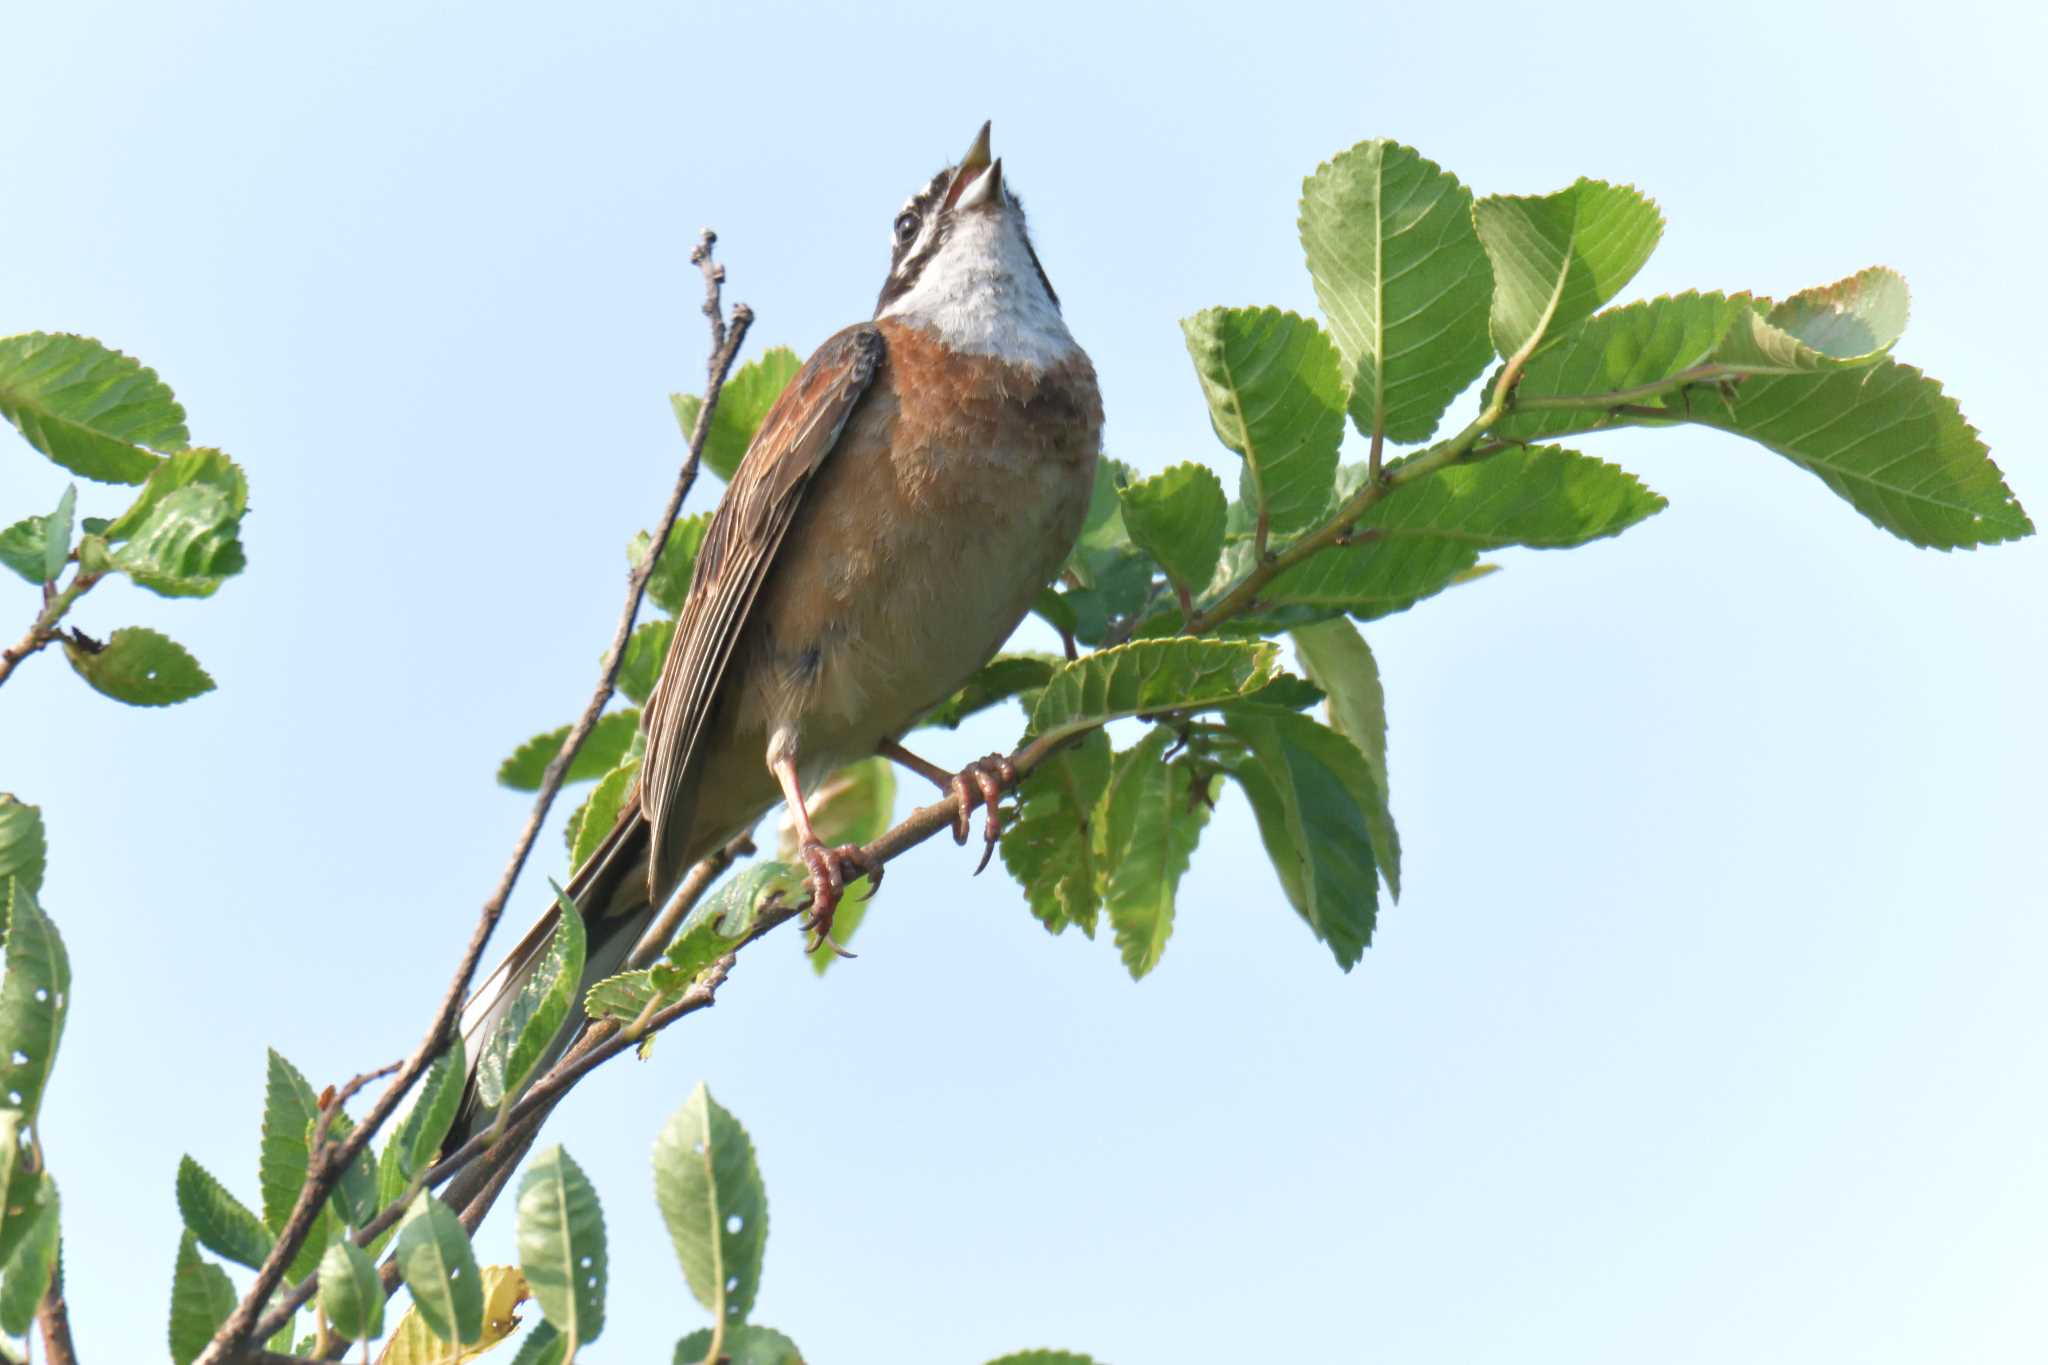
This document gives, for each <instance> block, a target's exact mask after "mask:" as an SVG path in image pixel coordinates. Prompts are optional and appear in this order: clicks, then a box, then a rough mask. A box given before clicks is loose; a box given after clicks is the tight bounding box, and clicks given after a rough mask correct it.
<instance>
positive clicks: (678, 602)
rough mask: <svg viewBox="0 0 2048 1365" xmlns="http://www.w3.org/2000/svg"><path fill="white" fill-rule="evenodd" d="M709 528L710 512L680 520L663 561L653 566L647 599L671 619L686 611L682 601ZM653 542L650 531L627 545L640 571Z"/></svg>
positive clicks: (628, 555)
mask: <svg viewBox="0 0 2048 1365" xmlns="http://www.w3.org/2000/svg"><path fill="white" fill-rule="evenodd" d="M710 526H711V514H710V513H709V512H699V513H697V515H695V516H692V517H681V518H678V519H677V521H676V524H675V526H674V527H673V528H672V529H671V530H670V531H669V533H668V545H667V547H666V548H664V549H663V550H662V552H661V562H660V563H659V564H657V565H655V566H654V572H653V573H652V574H651V575H649V577H648V579H647V595H648V597H649V598H651V599H653V602H654V605H655V606H657V607H660V608H661V609H662V610H663V611H665V612H667V613H668V614H669V615H670V616H674V615H675V614H676V613H677V612H679V611H681V610H682V609H683V598H685V597H686V596H688V595H689V591H690V576H691V575H692V574H694V573H695V572H696V570H697V552H698V551H699V550H701V549H703V548H704V532H705V531H707V530H708V529H710ZM652 540H653V538H652V537H651V536H649V535H648V534H647V532H645V531H640V532H636V533H635V534H634V536H633V539H632V540H631V541H630V542H629V543H628V544H627V546H626V561H627V562H628V563H629V564H631V565H632V566H633V567H634V568H636V569H637V568H639V567H640V563H641V561H642V560H644V559H646V558H647V547H648V546H649V544H651V543H652Z"/></svg>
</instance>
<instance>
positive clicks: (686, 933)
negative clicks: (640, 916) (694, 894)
mask: <svg viewBox="0 0 2048 1365" xmlns="http://www.w3.org/2000/svg"><path fill="white" fill-rule="evenodd" d="M805 875H806V874H805V872H804V869H803V868H802V867H801V866H799V865H797V864H794V863H785V862H779V861H776V860H774V859H763V860H762V861H760V862H756V863H751V864H749V865H748V866H746V867H744V868H742V869H741V870H740V871H739V872H738V873H736V874H735V875H733V876H731V877H729V878H727V879H726V881H725V882H724V883H723V884H722V885H721V886H719V888H718V889H717V890H715V891H713V892H712V893H711V894H710V895H708V896H706V897H705V898H704V899H703V900H701V901H699V902H697V904H696V906H695V908H693V909H692V910H691V911H690V914H689V918H687V919H685V920H684V921H683V927H682V928H681V929H678V930H677V931H676V936H675V941H674V942H672V943H670V944H669V945H668V948H667V950H666V951H664V952H663V953H662V957H661V961H659V962H657V963H655V964H654V969H653V977H652V980H653V983H654V988H655V989H656V990H658V991H661V992H662V993H663V994H664V995H673V994H675V993H677V992H680V991H683V990H686V989H688V988H689V985H690V983H691V982H693V981H695V980H696V979H697V975H698V973H700V972H702V971H703V970H704V969H705V968H706V967H709V966H710V965H711V964H712V963H714V962H716V961H717V960H718V959H719V958H721V957H724V956H725V955H726V954H727V953H729V952H731V951H732V950H733V949H734V948H735V947H737V946H738V945H739V943H740V941H741V940H742V939H744V938H746V936H747V935H748V934H750V933H752V932H753V931H754V925H755V924H756V923H757V922H758V921H759V919H760V917H761V914H762V912H763V911H765V910H767V909H768V908H769V907H771V906H775V905H786V904H790V903H792V902H794V901H795V900H796V899H797V898H798V897H800V896H801V895H802V894H803V892H804V889H805V886H806V882H805Z"/></svg>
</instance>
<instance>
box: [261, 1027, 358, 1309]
mask: <svg viewBox="0 0 2048 1365" xmlns="http://www.w3.org/2000/svg"><path fill="white" fill-rule="evenodd" d="M319 1113H320V1102H319V1100H318V1098H317V1097H315V1095H314V1094H313V1087H312V1086H310V1085H308V1084H306V1078H305V1077H304V1076H302V1075H300V1074H299V1069H298V1068H297V1067H295V1066H293V1065H292V1064H291V1063H290V1062H288V1061H286V1060H285V1059H284V1058H283V1056H281V1055H280V1054H279V1053H278V1051H277V1050H276V1049H275V1048H272V1049H270V1051H269V1061H268V1066H267V1069H266V1072H265V1076H264V1084H263V1147H262V1153H261V1156H260V1157H259V1159H258V1161H257V1164H256V1174H257V1184H258V1185H259V1186H260V1187H261V1189H262V1193H263V1222H264V1226H266V1227H268V1228H269V1229H270V1230H271V1232H273V1233H278V1232H282V1231H284V1225H285V1222H286V1221H287V1220H288V1219H289V1218H290V1217H291V1212H292V1206H293V1205H294V1204H296V1203H297V1202H298V1199H299V1188H300V1186H302V1185H304V1184H305V1183H306V1160H307V1151H308V1144H307V1142H306V1137H307V1134H308V1133H309V1132H310V1131H311V1129H312V1124H313V1121H314V1119H315V1118H317V1117H318V1116H319ZM337 1231H338V1229H337V1228H336V1227H335V1223H334V1212H333V1210H332V1209H331V1208H323V1209H321V1210H320V1215H319V1217H318V1218H316V1219H314V1220H313V1230H312V1231H311V1232H310V1233H309V1234H308V1235H307V1237H306V1242H305V1245H304V1246H302V1247H300V1248H299V1252H298V1255H296V1256H294V1257H293V1258H292V1264H291V1269H290V1270H289V1272H287V1273H288V1274H289V1276H290V1277H291V1278H292V1279H294V1280H297V1279H302V1278H304V1277H305V1276H307V1275H310V1274H312V1273H313V1272H314V1271H315V1270H316V1269H318V1268H319V1265H320V1253H321V1252H323V1251H325V1250H326V1249H327V1244H328V1243H329V1242H331V1241H333V1240H334V1238H335V1235H336V1233H337Z"/></svg>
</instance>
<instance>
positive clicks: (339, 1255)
mask: <svg viewBox="0 0 2048 1365" xmlns="http://www.w3.org/2000/svg"><path fill="white" fill-rule="evenodd" d="M320 1311H321V1312H322V1313H325V1314H326V1315H327V1321H328V1323H329V1324H330V1325H332V1326H333V1328H334V1330H335V1331H336V1332H337V1333H339V1334H340V1336H341V1337H342V1338H343V1339H344V1340H346V1341H368V1340H370V1339H371V1338H373V1337H380V1336H382V1335H384V1286H383V1284H382V1283H381V1282H379V1280H378V1278H377V1263H376V1262H375V1261H373V1260H371V1259H370V1253H369V1252H367V1251H365V1250H363V1249H362V1248H361V1247H359V1246H357V1245H356V1244H355V1243H354V1242H351V1241H348V1240H346V1239H344V1240H342V1241H339V1242H336V1243H335V1244H334V1245H333V1246H331V1247H329V1248H327V1254H326V1255H324V1256H322V1257H321V1258H320Z"/></svg>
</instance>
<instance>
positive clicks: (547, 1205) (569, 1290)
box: [517, 1145, 606, 1347]
mask: <svg viewBox="0 0 2048 1365" xmlns="http://www.w3.org/2000/svg"><path fill="white" fill-rule="evenodd" d="M517 1236H518V1242H519V1268H520V1270H521V1271H522V1272H523V1273H524V1274H525V1276H526V1283H527V1285H528V1286H529V1287H530V1288H531V1289H532V1291H533V1298H534V1301H535V1302H536V1303H538V1304H539V1305H540V1311H541V1312H542V1313H543V1314H545V1315H546V1317H547V1320H548V1321H549V1322H551V1323H553V1324H554V1325H555V1326H556V1327H557V1328H558V1329H560V1331H561V1332H562V1334H563V1335H564V1336H567V1337H568V1338H570V1339H571V1340H572V1341H574V1342H575V1343H576V1344H577V1345H578V1346H579V1347H581V1346H583V1345H586V1344H588V1343H589V1342H593V1341H595V1340H597V1338H598V1334H599V1333H600V1332H602V1331H603V1330H604V1290H605V1275H606V1267H605V1235H604V1212H603V1210H602V1209H600V1208H599V1207H598V1202H597V1191H596V1190H595V1189H594V1188H592V1186H591V1184H590V1180H589V1178H588V1177H587V1176H585V1175H584V1174H583V1169H582V1168H581V1167H580V1166H578V1165H577V1164H576V1163H575V1161H573V1160H572V1159H571V1158H570V1156H569V1154H568V1153H567V1152H565V1151H563V1150H562V1148H561V1147H560V1145H556V1146H553V1147H550V1148H548V1149H547V1150H546V1151H544V1152H542V1153H540V1154H539V1155H538V1156H536V1157H534V1158H533V1160H532V1161H531V1162H529V1163H528V1164H527V1168H526V1175H525V1176H524V1177H523V1178H522V1179H521V1180H520V1182H519V1208H518V1233H517Z"/></svg>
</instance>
